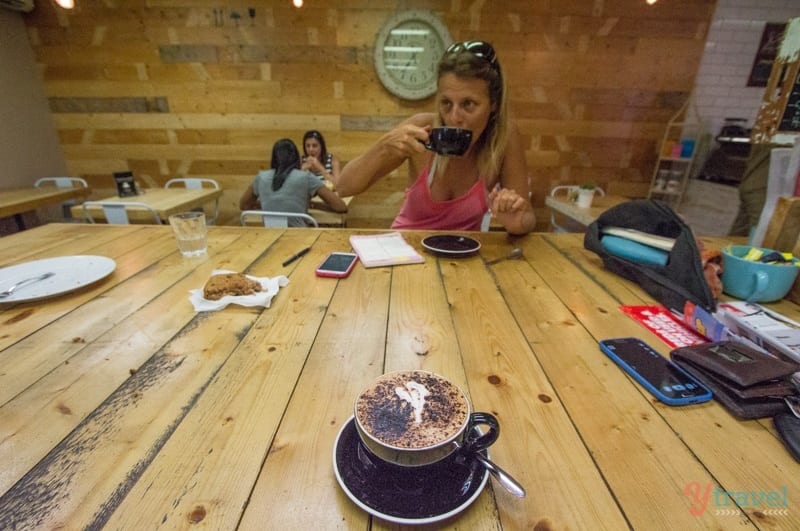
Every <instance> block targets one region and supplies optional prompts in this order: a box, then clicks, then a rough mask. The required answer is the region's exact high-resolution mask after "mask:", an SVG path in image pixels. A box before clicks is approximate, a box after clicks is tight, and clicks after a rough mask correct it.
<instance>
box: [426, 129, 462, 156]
mask: <svg viewBox="0 0 800 531" xmlns="http://www.w3.org/2000/svg"><path fill="white" fill-rule="evenodd" d="M428 138H429V140H428V143H427V144H425V147H426V148H427V149H429V150H431V151H435V152H436V153H438V154H439V155H444V156H446V157H448V156H451V155H454V156H461V155H463V154H464V153H466V152H467V150H468V149H469V145H470V143H471V142H472V131H470V130H469V129H462V128H461V127H434V128H433V129H431V132H430V134H429V135H428Z"/></svg>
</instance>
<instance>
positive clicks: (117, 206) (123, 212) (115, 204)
mask: <svg viewBox="0 0 800 531" xmlns="http://www.w3.org/2000/svg"><path fill="white" fill-rule="evenodd" d="M92 207H100V208H102V209H103V216H105V218H106V221H107V222H108V223H110V224H112V225H127V224H129V223H130V219H129V217H128V209H136V210H147V211H149V212H150V214H152V216H153V223H155V224H156V225H161V218H159V217H158V212H156V211H155V209H153V207H151V206H150V205H146V204H145V203H137V202H134V201H131V202H128V201H86V202H85V203H83V217H84V218H86V221H88V222H89V223H95V220H94V217H92V214H91V212H89V209H90V208H92Z"/></svg>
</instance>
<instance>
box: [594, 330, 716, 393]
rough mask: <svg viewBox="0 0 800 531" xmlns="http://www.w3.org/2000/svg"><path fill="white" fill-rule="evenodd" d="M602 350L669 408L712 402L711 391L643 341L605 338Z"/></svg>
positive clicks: (632, 338)
mask: <svg viewBox="0 0 800 531" xmlns="http://www.w3.org/2000/svg"><path fill="white" fill-rule="evenodd" d="M600 350H602V351H603V352H605V353H606V355H608V357H609V358H611V359H612V360H613V361H614V363H616V364H617V365H619V366H620V367H621V368H622V370H624V371H625V372H627V373H628V374H630V375H631V376H632V377H633V379H634V380H636V381H637V382H639V383H640V384H641V385H642V386H643V387H644V388H645V389H647V390H648V391H650V393H651V394H652V395H653V396H655V397H656V398H658V399H659V400H660V401H662V402H664V403H665V404H667V405H670V406H684V405H686V404H698V403H700V402H707V401H709V400H711V396H712V395H711V391H709V390H708V388H706V387H705V386H704V385H703V384H701V383H700V382H698V381H697V380H695V379H694V378H692V377H691V376H690V375H689V374H688V373H687V372H685V371H684V370H683V369H681V368H680V367H678V366H677V365H675V364H674V363H673V362H672V360H670V359H668V358H665V357H664V356H662V355H661V354H659V353H658V352H656V351H655V350H653V349H652V348H651V347H650V345H648V344H647V343H645V342H644V341H642V340H641V339H637V338H635V337H621V338H616V339H604V340H602V341H600Z"/></svg>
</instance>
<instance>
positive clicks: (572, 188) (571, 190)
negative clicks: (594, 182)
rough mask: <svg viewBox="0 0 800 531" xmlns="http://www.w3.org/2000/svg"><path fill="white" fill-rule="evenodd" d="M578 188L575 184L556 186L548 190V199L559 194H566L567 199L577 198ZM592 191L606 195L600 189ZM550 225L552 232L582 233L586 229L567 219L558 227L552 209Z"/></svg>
mask: <svg viewBox="0 0 800 531" xmlns="http://www.w3.org/2000/svg"><path fill="white" fill-rule="evenodd" d="M580 188H581V187H580V186H578V185H577V184H575V185H562V186H556V187H554V188H553V189H552V190H550V197H555V196H556V195H558V194H559V193H564V194H566V196H567V197H568V198H569V197H572V196H577V194H578V190H580ZM594 191H595V193H597V194H600V195H606V193H605V192H604V191H603V189H602V188H600V187H595V189H594ZM550 225H552V226H553V232H583V231H584V230H586V227H584V226H582V225H579V224H578V223H577V222H575V221H572V220H570V219H567V220H566V221H565V222H563V225H560V224H559V223H558V222H557V221H556V213H555V211H554V210H553V209H552V208H551V209H550Z"/></svg>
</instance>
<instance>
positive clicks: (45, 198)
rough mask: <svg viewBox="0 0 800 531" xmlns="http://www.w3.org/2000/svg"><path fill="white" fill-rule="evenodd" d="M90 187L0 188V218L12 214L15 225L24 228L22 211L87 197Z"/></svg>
mask: <svg viewBox="0 0 800 531" xmlns="http://www.w3.org/2000/svg"><path fill="white" fill-rule="evenodd" d="M91 193H92V190H91V188H84V187H75V188H57V187H55V186H47V187H41V188H37V187H31V188H19V189H15V190H0V218H5V217H9V216H14V219H15V221H16V223H17V227H18V228H19V229H20V230H23V229H24V228H25V223H24V220H23V219H22V215H21V214H22V213H24V212H30V211H31V210H36V209H37V208H39V207H42V206H45V205H49V204H52V203H60V202H62V201H68V200H70V199H76V198H78V197H88V196H89V194H91Z"/></svg>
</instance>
